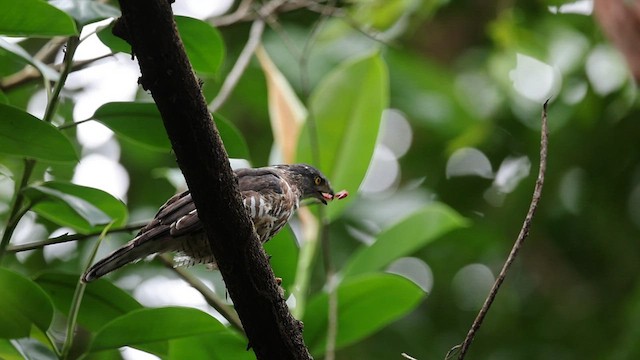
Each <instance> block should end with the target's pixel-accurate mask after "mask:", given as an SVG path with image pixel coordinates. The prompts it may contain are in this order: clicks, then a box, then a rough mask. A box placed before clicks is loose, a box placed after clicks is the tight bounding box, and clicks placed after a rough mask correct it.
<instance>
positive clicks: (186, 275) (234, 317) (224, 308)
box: [157, 254, 244, 334]
mask: <svg viewBox="0 0 640 360" xmlns="http://www.w3.org/2000/svg"><path fill="white" fill-rule="evenodd" d="M157 259H158V260H160V262H161V263H162V264H163V265H164V266H166V267H167V268H169V269H171V270H173V272H175V273H176V274H177V275H178V276H180V278H182V280H184V281H186V282H187V284H189V285H191V287H193V288H194V289H196V290H197V291H198V292H199V293H200V294H202V296H203V297H204V299H205V300H206V302H207V303H208V304H209V305H211V307H213V308H214V309H216V311H217V312H219V313H220V315H222V317H224V318H225V319H227V321H229V324H231V326H232V327H234V328H235V329H236V330H238V331H240V333H242V334H244V328H243V327H242V322H240V318H239V317H238V314H237V313H236V312H235V311H234V310H233V308H232V307H231V306H229V305H227V304H225V303H224V302H223V301H222V300H221V299H220V298H219V297H218V295H216V293H214V292H213V291H212V290H211V289H209V287H208V286H207V285H206V284H205V283H203V282H202V281H200V279H198V277H196V276H194V275H193V274H192V273H190V272H189V271H187V270H186V269H184V268H179V267H176V266H175V264H174V263H173V261H172V260H171V258H170V257H169V256H167V255H166V254H162V255H160V256H157Z"/></svg>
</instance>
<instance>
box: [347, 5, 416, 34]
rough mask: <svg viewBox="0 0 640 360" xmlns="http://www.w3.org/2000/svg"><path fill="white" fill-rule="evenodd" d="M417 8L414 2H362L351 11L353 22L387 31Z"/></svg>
mask: <svg viewBox="0 0 640 360" xmlns="http://www.w3.org/2000/svg"><path fill="white" fill-rule="evenodd" d="M416 8H417V6H416V2H415V1H413V0H373V1H361V2H358V3H357V4H356V5H355V6H353V7H352V8H351V9H350V10H351V11H350V13H351V16H353V20H354V21H356V22H357V23H359V24H363V25H364V26H365V27H367V28H370V27H373V28H375V29H379V30H387V29H389V28H390V27H392V26H393V25H394V24H396V23H397V22H398V21H400V20H401V19H402V18H403V17H406V16H408V15H409V14H411V13H412V12H413V11H415V10H416Z"/></svg>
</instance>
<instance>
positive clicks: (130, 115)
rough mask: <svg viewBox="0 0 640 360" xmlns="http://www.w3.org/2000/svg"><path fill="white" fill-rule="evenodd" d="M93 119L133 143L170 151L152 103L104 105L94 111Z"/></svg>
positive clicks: (155, 108)
mask: <svg viewBox="0 0 640 360" xmlns="http://www.w3.org/2000/svg"><path fill="white" fill-rule="evenodd" d="M93 118H94V119H96V120H97V121H99V122H101V123H102V124H104V125H105V126H106V127H108V128H109V129H111V130H113V132H115V133H116V134H117V135H118V136H121V137H122V138H125V139H127V140H129V141H131V142H133V143H136V144H138V145H141V146H144V147H146V148H149V149H152V150H158V151H169V150H171V143H170V142H169V138H167V133H166V131H165V129H164V125H163V123H162V117H161V116H160V112H159V111H158V108H157V107H156V104H154V103H141V102H111V103H106V104H104V105H102V106H100V107H99V108H98V109H97V110H96V112H95V113H94V114H93Z"/></svg>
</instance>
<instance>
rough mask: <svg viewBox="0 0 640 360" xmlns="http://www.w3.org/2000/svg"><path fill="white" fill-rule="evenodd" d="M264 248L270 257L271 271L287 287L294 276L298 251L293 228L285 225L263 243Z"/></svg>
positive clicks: (284, 287)
mask: <svg viewBox="0 0 640 360" xmlns="http://www.w3.org/2000/svg"><path fill="white" fill-rule="evenodd" d="M264 249H265V251H266V252H267V254H269V256H270V257H271V258H270V259H269V263H270V264H271V267H272V268H273V273H274V274H275V276H277V277H279V278H282V288H283V289H289V288H290V286H291V285H292V284H293V281H294V280H295V278H296V268H297V266H298V254H299V252H300V249H299V248H298V245H297V243H296V237H295V235H294V233H293V230H291V228H290V227H289V225H287V226H286V227H285V228H284V229H283V230H282V231H280V232H279V233H278V234H277V235H276V236H275V237H274V238H273V239H271V240H269V241H268V242H267V243H266V244H264Z"/></svg>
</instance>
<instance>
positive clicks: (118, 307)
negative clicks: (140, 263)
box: [35, 273, 143, 331]
mask: <svg viewBox="0 0 640 360" xmlns="http://www.w3.org/2000/svg"><path fill="white" fill-rule="evenodd" d="M79 278H80V276H79V275H70V274H58V273H45V274H42V275H40V276H38V277H37V278H36V280H35V281H36V283H38V284H39V285H40V287H42V289H44V291H46V292H47V294H49V296H50V297H51V299H52V300H53V304H54V305H55V307H56V309H58V311H60V312H62V313H63V314H65V315H67V314H68V312H69V306H70V304H71V300H72V299H73V293H74V291H75V288H76V285H77V284H78V279H79ZM142 308H143V307H142V305H140V303H138V302H137V301H136V300H135V299H134V298H133V297H131V295H129V294H128V293H126V292H125V291H123V290H122V289H120V288H118V287H117V286H115V285H113V284H111V283H110V282H108V281H106V280H103V279H100V280H97V281H94V282H92V283H90V284H88V285H87V287H86V288H85V291H84V295H83V297H82V304H81V306H80V312H79V313H78V323H79V324H80V325H82V326H84V327H85V328H87V329H89V330H90V331H98V330H99V329H100V328H102V327H103V326H104V324H106V323H108V322H109V321H112V320H114V319H115V318H117V317H119V316H122V315H124V314H127V313H129V312H131V311H134V310H139V309H142Z"/></svg>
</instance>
